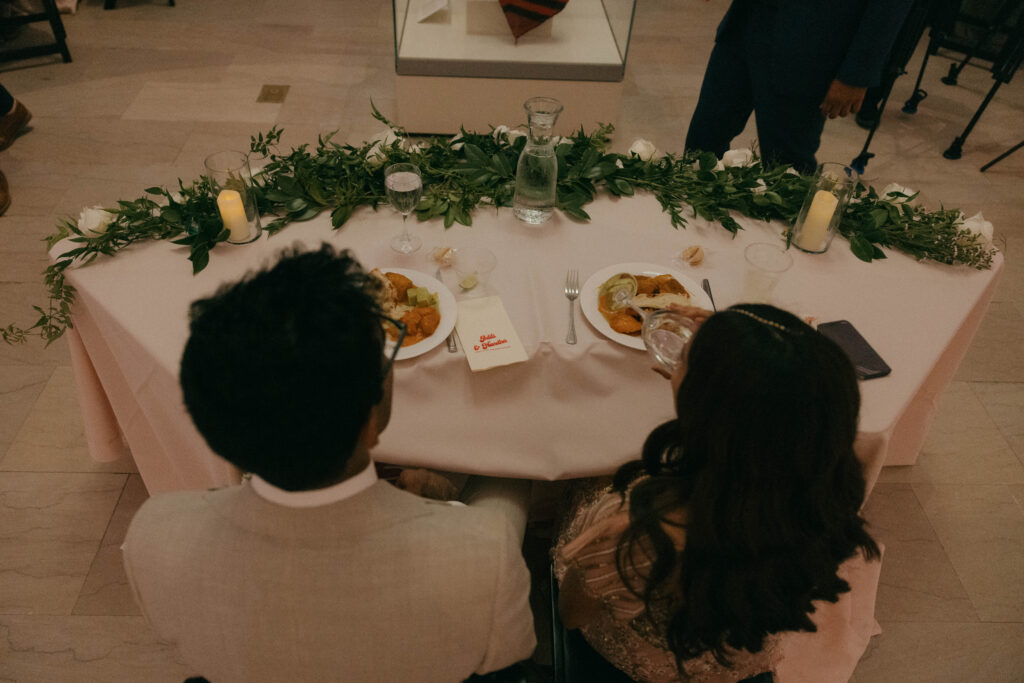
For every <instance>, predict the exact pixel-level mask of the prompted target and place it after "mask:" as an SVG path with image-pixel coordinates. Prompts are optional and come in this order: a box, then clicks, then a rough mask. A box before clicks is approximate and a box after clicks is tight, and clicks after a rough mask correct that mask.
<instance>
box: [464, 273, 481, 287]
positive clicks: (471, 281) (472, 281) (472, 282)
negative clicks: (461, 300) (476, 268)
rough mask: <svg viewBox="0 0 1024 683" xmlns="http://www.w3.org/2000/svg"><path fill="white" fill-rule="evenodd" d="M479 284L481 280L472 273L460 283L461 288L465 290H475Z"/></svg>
mask: <svg viewBox="0 0 1024 683" xmlns="http://www.w3.org/2000/svg"><path fill="white" fill-rule="evenodd" d="M479 282H480V280H479V279H478V278H477V276H476V273H470V274H469V275H467V276H466V277H464V278H462V280H461V281H459V287H462V288H463V289H473V288H474V287H476V286H477V284H478V283H479Z"/></svg>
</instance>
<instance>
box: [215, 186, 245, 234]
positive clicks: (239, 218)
mask: <svg viewBox="0 0 1024 683" xmlns="http://www.w3.org/2000/svg"><path fill="white" fill-rule="evenodd" d="M217 209H219V210H220V219H221V220H222V221H224V227H225V228H227V229H228V230H229V231H231V235H230V236H228V240H230V241H232V242H244V241H245V240H247V239H249V219H247V218H246V217H245V206H244V205H243V204H242V195H240V194H238V191H237V190H221V191H220V194H219V195H217Z"/></svg>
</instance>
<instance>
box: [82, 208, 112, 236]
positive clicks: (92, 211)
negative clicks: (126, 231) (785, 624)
mask: <svg viewBox="0 0 1024 683" xmlns="http://www.w3.org/2000/svg"><path fill="white" fill-rule="evenodd" d="M113 220H114V214H112V213H110V212H109V211H104V210H103V209H101V208H100V207H98V206H92V207H86V208H84V209H82V213H80V214H78V229H79V230H80V231H81V232H82V234H83V235H102V234H103V233H105V232H106V231H107V228H109V227H110V224H111V223H112V222H113Z"/></svg>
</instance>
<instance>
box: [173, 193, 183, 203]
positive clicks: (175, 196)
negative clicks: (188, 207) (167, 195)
mask: <svg viewBox="0 0 1024 683" xmlns="http://www.w3.org/2000/svg"><path fill="white" fill-rule="evenodd" d="M184 200H185V198H184V197H182V196H181V193H180V192H172V193H171V201H172V202H174V203H175V204H181V203H182V202H183V201H184Z"/></svg>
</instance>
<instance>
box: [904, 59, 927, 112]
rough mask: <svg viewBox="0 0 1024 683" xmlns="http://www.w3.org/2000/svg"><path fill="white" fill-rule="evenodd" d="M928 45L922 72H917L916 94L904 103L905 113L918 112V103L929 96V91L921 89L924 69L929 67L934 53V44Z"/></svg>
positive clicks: (922, 63)
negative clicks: (930, 58)
mask: <svg viewBox="0 0 1024 683" xmlns="http://www.w3.org/2000/svg"><path fill="white" fill-rule="evenodd" d="M933 44H934V41H933V43H931V44H929V45H928V49H927V50H926V51H925V53H924V60H923V61H922V62H921V72H920V73H919V74H917V83H914V94H913V95H911V96H910V99H908V100H907V101H906V102H904V103H903V113H904V114H916V113H917V105H919V104H920V103H921V100H923V99H924V98H926V97H928V92H927V91H925V90H922V89H921V79H923V78H924V70H925V69H926V68H928V57H929V56H930V55H931V53H932V45H933Z"/></svg>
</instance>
